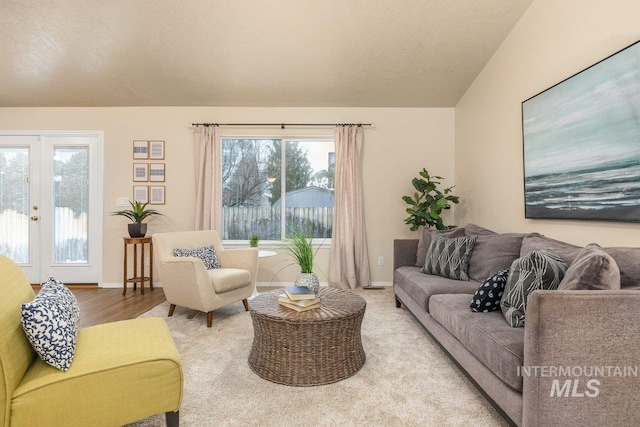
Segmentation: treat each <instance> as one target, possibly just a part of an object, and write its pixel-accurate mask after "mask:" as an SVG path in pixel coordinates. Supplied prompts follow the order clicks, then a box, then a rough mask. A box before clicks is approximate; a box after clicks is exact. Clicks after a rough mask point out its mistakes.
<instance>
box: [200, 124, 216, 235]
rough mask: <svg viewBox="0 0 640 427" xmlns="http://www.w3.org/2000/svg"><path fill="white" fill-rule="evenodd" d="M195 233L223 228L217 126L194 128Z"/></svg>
mask: <svg viewBox="0 0 640 427" xmlns="http://www.w3.org/2000/svg"><path fill="white" fill-rule="evenodd" d="M194 135H195V144H196V147H195V154H196V155H195V161H196V165H195V170H196V217H195V229H196V230H216V231H220V230H221V229H222V212H221V209H222V199H221V194H220V192H219V191H216V189H218V188H221V183H220V182H219V181H220V179H221V177H222V162H221V160H220V156H221V153H222V150H220V144H221V142H220V132H219V128H218V126H198V127H196V128H195V132H194Z"/></svg>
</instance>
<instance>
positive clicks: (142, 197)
mask: <svg viewBox="0 0 640 427" xmlns="http://www.w3.org/2000/svg"><path fill="white" fill-rule="evenodd" d="M133 200H134V201H135V202H140V203H147V202H148V201H149V186H148V185H134V186H133Z"/></svg>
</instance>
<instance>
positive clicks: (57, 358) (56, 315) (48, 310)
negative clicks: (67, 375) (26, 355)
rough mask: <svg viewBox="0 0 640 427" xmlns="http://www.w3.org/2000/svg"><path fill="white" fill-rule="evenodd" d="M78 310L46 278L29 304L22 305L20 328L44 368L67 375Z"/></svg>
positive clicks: (61, 286) (60, 287)
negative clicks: (45, 364)
mask: <svg viewBox="0 0 640 427" xmlns="http://www.w3.org/2000/svg"><path fill="white" fill-rule="evenodd" d="M79 321H80V308H79V306H78V301H77V300H76V297H75V296H74V295H73V294H72V293H71V291H69V289H67V287H66V286H65V285H64V284H63V283H62V282H60V281H58V280H56V279H54V278H53V277H50V278H49V280H47V281H46V282H45V283H43V284H42V288H41V289H40V292H39V293H38V295H36V297H35V298H34V299H33V301H31V302H28V303H25V304H22V327H23V329H24V332H25V334H26V335H27V339H28V340H29V342H30V343H31V346H32V347H33V349H34V350H35V352H36V353H37V354H38V356H40V358H41V359H42V360H43V361H44V362H46V363H47V364H49V365H51V366H53V367H54V368H57V369H60V370H61V371H67V370H68V369H69V367H70V366H71V362H73V357H74V355H75V350H76V338H77V333H78V322H79Z"/></svg>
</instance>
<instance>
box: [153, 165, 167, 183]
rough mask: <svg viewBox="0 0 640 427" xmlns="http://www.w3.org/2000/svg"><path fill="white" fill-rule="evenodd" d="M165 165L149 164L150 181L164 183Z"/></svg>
mask: <svg viewBox="0 0 640 427" xmlns="http://www.w3.org/2000/svg"><path fill="white" fill-rule="evenodd" d="M164 171H165V167H164V163H150V164H149V181H151V182H164Z"/></svg>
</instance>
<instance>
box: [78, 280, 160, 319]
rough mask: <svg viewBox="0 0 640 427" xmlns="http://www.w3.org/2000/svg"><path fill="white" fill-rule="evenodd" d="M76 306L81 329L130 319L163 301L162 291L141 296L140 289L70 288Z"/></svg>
mask: <svg viewBox="0 0 640 427" xmlns="http://www.w3.org/2000/svg"><path fill="white" fill-rule="evenodd" d="M70 289H71V292H73V294H74V295H75V296H76V299H77V300H78V304H79V305H80V327H81V328H85V327H87V326H91V325H97V324H100V323H107V322H115V321H116V320H125V319H134V318H136V317H138V316H140V315H141V314H142V313H144V312H146V311H149V310H151V309H152V308H153V307H155V306H156V305H158V304H161V303H163V302H164V301H166V298H165V297H164V292H163V291H162V288H155V289H154V290H150V289H148V288H146V289H145V290H144V295H142V294H141V293H140V289H139V288H138V290H136V291H134V290H132V289H131V288H129V289H128V290H127V295H122V289H102V288H97V287H88V288H81V287H77V288H74V287H70Z"/></svg>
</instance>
